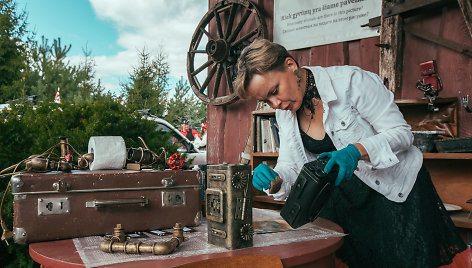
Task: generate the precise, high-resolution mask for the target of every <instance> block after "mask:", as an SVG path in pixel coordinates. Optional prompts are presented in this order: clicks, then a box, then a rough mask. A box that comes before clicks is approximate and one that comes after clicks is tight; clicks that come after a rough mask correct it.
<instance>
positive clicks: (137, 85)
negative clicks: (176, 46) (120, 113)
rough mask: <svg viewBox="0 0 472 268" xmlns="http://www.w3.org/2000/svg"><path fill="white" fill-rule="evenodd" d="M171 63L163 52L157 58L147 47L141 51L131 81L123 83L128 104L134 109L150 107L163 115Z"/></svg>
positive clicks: (156, 113) (157, 113)
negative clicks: (152, 55)
mask: <svg viewBox="0 0 472 268" xmlns="http://www.w3.org/2000/svg"><path fill="white" fill-rule="evenodd" d="M168 74H169V64H168V63H167V62H166V57H165V55H164V54H163V53H162V52H159V53H158V54H157V56H156V57H155V58H151V55H150V53H148V52H146V50H145V48H143V50H141V51H140V52H139V66H138V67H135V68H134V69H133V72H132V73H131V75H130V81H129V82H127V83H123V84H122V85H121V87H122V90H123V94H124V97H126V105H127V106H128V107H129V108H130V109H132V110H141V109H150V110H151V112H152V113H153V114H154V115H156V116H158V117H161V118H162V116H163V114H164V111H165V101H166V94H167V83H168Z"/></svg>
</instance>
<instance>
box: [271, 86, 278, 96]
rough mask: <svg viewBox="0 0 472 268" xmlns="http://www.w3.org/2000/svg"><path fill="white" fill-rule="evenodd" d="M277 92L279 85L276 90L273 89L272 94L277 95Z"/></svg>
mask: <svg viewBox="0 0 472 268" xmlns="http://www.w3.org/2000/svg"><path fill="white" fill-rule="evenodd" d="M277 93H279V87H275V88H274V91H272V93H271V95H273V96H275V95H277Z"/></svg>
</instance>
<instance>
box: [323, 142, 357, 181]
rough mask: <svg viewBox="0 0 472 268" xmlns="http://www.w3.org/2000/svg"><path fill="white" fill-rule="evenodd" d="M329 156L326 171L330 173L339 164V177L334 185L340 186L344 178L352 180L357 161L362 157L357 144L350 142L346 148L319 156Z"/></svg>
mask: <svg viewBox="0 0 472 268" xmlns="http://www.w3.org/2000/svg"><path fill="white" fill-rule="evenodd" d="M324 157H329V161H328V163H326V166H325V168H324V172H325V173H329V172H330V171H331V169H332V168H333V166H334V165H338V166H339V172H338V177H337V178H336V181H335V182H334V185H336V186H338V185H339V184H340V183H341V181H342V180H350V179H351V177H352V174H353V173H354V170H355V169H356V168H357V163H358V162H359V160H360V159H361V153H360V152H359V150H357V148H356V146H354V145H353V144H349V145H348V146H346V147H345V148H344V149H341V150H338V151H332V152H326V153H322V154H320V155H319V156H318V158H324Z"/></svg>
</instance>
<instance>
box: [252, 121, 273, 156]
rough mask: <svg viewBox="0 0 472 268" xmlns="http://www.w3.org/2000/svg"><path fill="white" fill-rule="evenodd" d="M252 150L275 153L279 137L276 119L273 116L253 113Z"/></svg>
mask: <svg viewBox="0 0 472 268" xmlns="http://www.w3.org/2000/svg"><path fill="white" fill-rule="evenodd" d="M252 142H253V146H252V150H253V152H262V153H277V152H278V151H279V147H280V138H279V130H278V125H277V121H276V120H275V117H273V116H267V115H253V140H252Z"/></svg>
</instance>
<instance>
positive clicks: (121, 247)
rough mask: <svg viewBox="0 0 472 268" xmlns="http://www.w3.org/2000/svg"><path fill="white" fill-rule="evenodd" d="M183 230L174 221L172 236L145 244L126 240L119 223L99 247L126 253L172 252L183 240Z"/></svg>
mask: <svg viewBox="0 0 472 268" xmlns="http://www.w3.org/2000/svg"><path fill="white" fill-rule="evenodd" d="M184 239H185V238H184V231H183V227H182V224H180V223H176V224H175V226H174V232H173V235H172V238H171V239H170V240H168V241H166V242H162V243H157V242H156V243H152V244H145V243H141V242H139V241H138V242H129V241H126V238H125V235H124V232H123V229H122V228H121V224H118V225H117V226H116V227H115V228H114V235H113V236H112V237H111V238H110V239H105V240H103V241H102V242H101V243H100V249H101V250H102V251H104V252H108V253H114V252H122V253H126V254H141V253H152V254H154V255H166V254H170V253H172V252H173V251H174V250H175V249H176V248H178V247H179V246H180V244H182V242H184Z"/></svg>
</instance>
